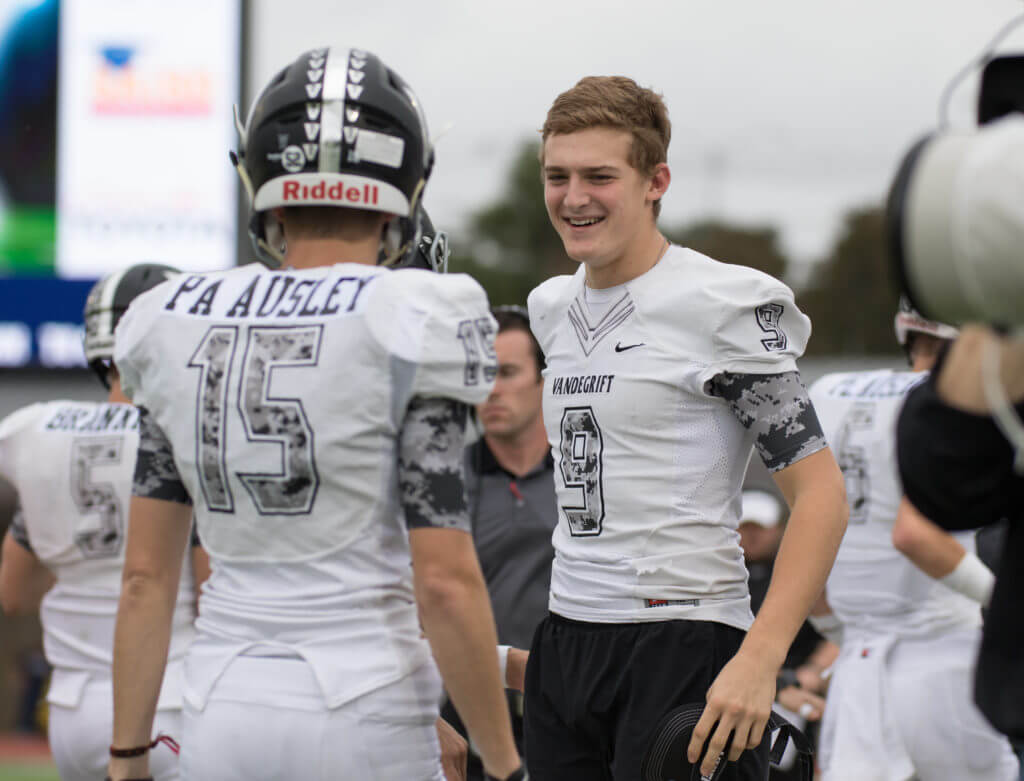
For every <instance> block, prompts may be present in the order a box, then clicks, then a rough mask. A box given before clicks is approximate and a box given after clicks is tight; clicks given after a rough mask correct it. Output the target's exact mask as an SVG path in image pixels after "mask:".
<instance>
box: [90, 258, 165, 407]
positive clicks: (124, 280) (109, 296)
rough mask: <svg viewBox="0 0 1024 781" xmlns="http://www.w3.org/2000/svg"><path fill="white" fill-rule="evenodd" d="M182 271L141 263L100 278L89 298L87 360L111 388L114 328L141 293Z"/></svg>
mask: <svg viewBox="0 0 1024 781" xmlns="http://www.w3.org/2000/svg"><path fill="white" fill-rule="evenodd" d="M178 273H179V271H178V269H176V268H172V267H171V266H164V265H161V264H159V263H139V264H137V265H135V266H129V267H128V268H124V269H121V270H120V271H115V272H114V273H112V274H108V275H107V276H105V277H103V278H102V279H101V280H99V281H98V282H97V283H96V284H95V285H93V286H92V289H91V290H90V291H89V295H88V296H87V297H86V299H85V312H84V314H85V335H84V336H83V337H82V346H83V347H84V348H85V361H86V363H88V364H89V368H91V369H92V370H93V371H94V372H96V374H97V375H98V376H99V378H100V382H102V383H103V385H104V387H106V388H109V387H110V382H109V381H108V380H107V370H108V369H109V368H110V364H111V361H112V360H113V357H114V329H115V328H117V324H118V323H119V322H120V321H121V316H122V315H123V314H124V313H125V312H126V311H128V305H129V304H130V303H131V302H132V301H133V300H135V298H136V297H137V296H140V295H142V294H143V293H145V292H146V291H147V290H149V289H151V288H154V287H156V286H157V285H159V284H160V283H161V282H164V281H165V280H168V279H170V278H171V277H172V276H174V275H175V274H178Z"/></svg>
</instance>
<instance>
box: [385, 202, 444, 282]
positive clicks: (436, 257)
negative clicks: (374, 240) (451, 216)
mask: <svg viewBox="0 0 1024 781" xmlns="http://www.w3.org/2000/svg"><path fill="white" fill-rule="evenodd" d="M400 219H404V218H400ZM387 252H388V248H387V247H386V246H383V247H381V250H380V260H379V261H378V263H382V264H383V263H387V260H388V255H387ZM451 254H452V251H451V247H450V245H449V244H448V234H447V233H445V232H444V231H441V230H436V229H435V228H434V223H433V222H432V221H431V219H430V217H429V216H428V215H427V212H426V210H425V209H421V210H420V237H419V241H417V242H416V251H415V252H412V253H406V255H405V257H404V259H403V260H402V261H400V262H398V263H396V264H392V265H397V266H400V267H402V268H423V269H426V270H427V271H436V272H437V273H439V274H444V273H446V272H447V271H448V258H449V257H450V256H451Z"/></svg>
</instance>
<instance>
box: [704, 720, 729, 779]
mask: <svg viewBox="0 0 1024 781" xmlns="http://www.w3.org/2000/svg"><path fill="white" fill-rule="evenodd" d="M726 719H727V717H723V718H722V719H721V720H720V721H719V722H718V726H717V727H715V731H714V732H713V733H711V740H709V741H708V750H707V753H706V754H705V755H704V761H702V762H701V763H700V773H701V775H702V776H710V775H711V774H712V773H714V772H715V768H716V767H718V763H719V762H721V761H722V760H723V759H724V757H723V756H722V755H723V754H724V753H725V751H726V744H727V743H728V742H729V736H730V735H731V734H732V730H733V728H732V723H731V721H730V722H727V721H726Z"/></svg>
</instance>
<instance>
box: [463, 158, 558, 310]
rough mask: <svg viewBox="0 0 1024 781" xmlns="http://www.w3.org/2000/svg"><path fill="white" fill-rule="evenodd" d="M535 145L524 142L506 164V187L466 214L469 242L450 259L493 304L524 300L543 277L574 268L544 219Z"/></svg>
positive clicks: (546, 216)
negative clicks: (467, 215)
mask: <svg viewBox="0 0 1024 781" xmlns="http://www.w3.org/2000/svg"><path fill="white" fill-rule="evenodd" d="M539 150H540V143H539V142H538V141H534V140H528V141H524V142H523V143H522V145H521V146H520V147H519V149H518V151H517V153H516V156H515V158H514V159H513V161H512V163H511V165H510V166H509V171H508V175H507V178H506V180H505V189H504V192H503V193H502V194H501V196H500V197H499V198H498V200H497V201H495V202H494V203H492V204H490V205H488V206H484V207H483V208H482V209H480V210H479V211H478V212H476V213H475V214H474V215H473V216H472V217H471V218H470V224H469V236H468V237H467V238H468V241H467V247H466V249H464V250H462V251H456V252H455V253H454V254H453V257H452V260H451V269H452V271H464V272H466V273H468V274H471V275H472V276H473V277H475V278H476V279H477V280H478V281H479V282H480V284H481V285H483V286H484V289H485V290H487V294H488V296H489V297H490V299H491V302H492V303H493V304H512V303H519V304H521V303H525V301H526V296H527V294H528V293H529V292H530V291H531V290H533V288H535V287H536V286H537V285H539V284H540V283H541V282H543V281H544V280H545V279H547V278H548V277H551V276H554V275H555V274H572V273H573V272H575V270H576V268H577V265H576V263H574V262H573V261H571V260H569V258H568V257H566V254H565V250H564V249H563V248H562V241H561V239H559V238H558V234H557V233H556V232H555V229H554V228H552V227H551V222H550V221H549V220H548V213H547V210H546V209H545V207H544V187H543V184H542V182H541V177H540V161H539V158H538V153H539Z"/></svg>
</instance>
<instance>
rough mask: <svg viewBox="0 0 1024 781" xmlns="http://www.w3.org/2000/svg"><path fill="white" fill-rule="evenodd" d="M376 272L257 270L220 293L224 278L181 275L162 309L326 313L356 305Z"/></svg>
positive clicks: (240, 314) (242, 314)
mask: <svg viewBox="0 0 1024 781" xmlns="http://www.w3.org/2000/svg"><path fill="white" fill-rule="evenodd" d="M373 280H374V277H350V276H341V277H333V276H326V277H320V278H319V279H318V278H316V277H309V276H306V275H302V276H299V275H297V274H289V273H287V272H275V273H272V274H271V273H267V274H258V275H256V276H254V277H253V278H252V281H250V282H249V284H248V285H247V286H246V287H245V289H244V290H243V291H242V292H241V293H240V294H234V293H232V294H230V295H225V296H221V295H219V293H220V289H221V284H222V282H223V281H224V280H223V278H222V277H207V276H203V275H199V274H193V275H191V276H188V277H185V278H184V280H183V281H182V282H181V284H180V285H179V286H178V289H177V290H176V291H175V292H174V295H172V296H171V297H170V299H169V300H168V301H167V303H166V304H164V309H166V310H167V311H169V312H180V313H183V314H189V315H196V316H197V317H210V316H213V317H232V318H247V317H324V316H328V315H334V314H338V313H345V312H351V311H352V310H353V309H355V306H356V303H357V302H358V300H359V297H360V295H361V294H362V292H363V290H364V288H365V287H366V286H367V285H368V284H369V283H370V282H372V281H373Z"/></svg>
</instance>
